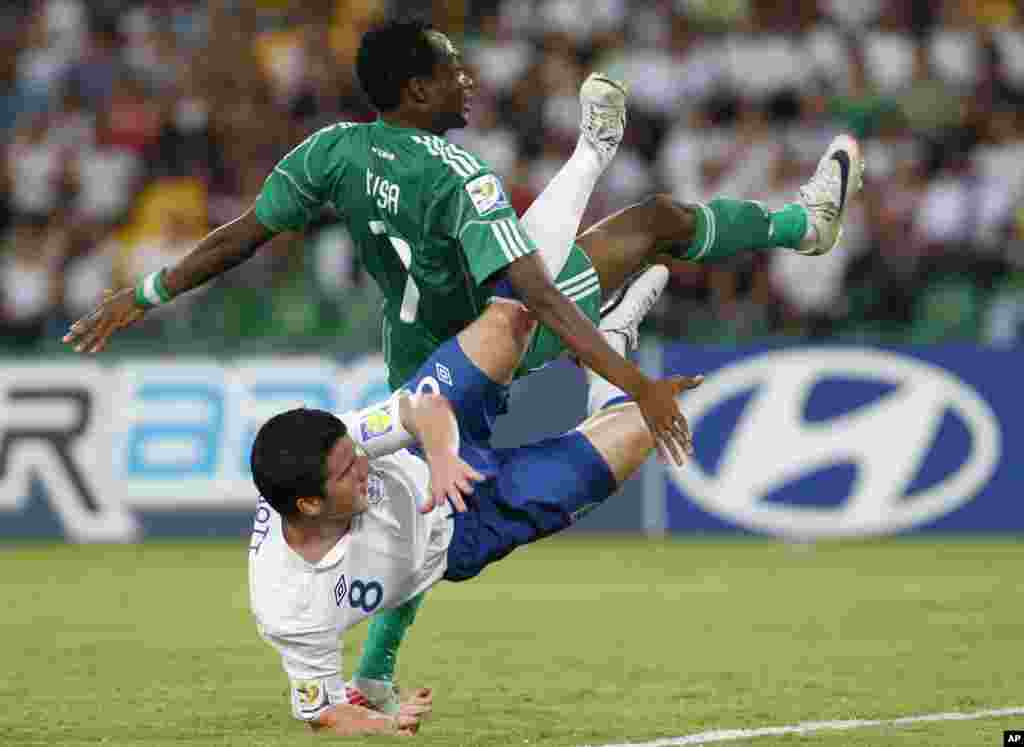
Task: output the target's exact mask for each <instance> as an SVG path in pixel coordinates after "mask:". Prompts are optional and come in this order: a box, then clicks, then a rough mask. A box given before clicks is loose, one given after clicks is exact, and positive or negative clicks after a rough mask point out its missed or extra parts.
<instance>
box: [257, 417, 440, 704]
mask: <svg viewBox="0 0 1024 747" xmlns="http://www.w3.org/2000/svg"><path fill="white" fill-rule="evenodd" d="M343 419H345V420H346V421H348V418H343ZM352 425H354V424H350V432H351V431H352V430H353V428H352ZM429 479H430V473H429V469H428V468H427V465H426V463H425V462H423V461H422V460H421V459H419V458H417V457H415V456H413V455H412V454H410V453H409V452H408V451H404V450H403V451H399V452H397V453H394V454H391V455H389V456H383V457H378V458H375V459H373V460H372V461H371V462H370V475H369V484H368V489H367V493H368V496H369V504H370V505H369V508H368V509H367V511H365V512H364V513H361V514H359V515H357V516H355V517H353V519H352V526H351V528H350V529H349V531H348V533H347V534H346V535H345V536H344V537H342V539H341V540H339V541H338V544H336V545H335V546H334V547H333V548H332V549H331V551H330V552H328V553H327V555H326V556H325V557H324V558H323V559H322V560H321V561H320V562H319V563H315V564H314V563H309V562H307V561H306V560H304V559H303V558H302V557H300V556H299V555H298V553H296V552H295V551H294V550H292V549H291V547H290V546H289V545H288V543H287V542H285V539H284V535H283V533H282V528H281V517H280V515H279V514H278V513H277V512H276V511H274V510H273V509H272V508H271V507H270V506H269V504H267V503H266V502H264V501H261V502H260V507H259V510H258V511H257V515H256V523H255V526H254V529H253V535H252V543H251V544H250V548H249V596H250V602H251V604H252V610H253V613H254V614H255V616H256V621H257V625H258V627H259V631H260V635H261V636H263V638H265V639H266V640H267V641H268V642H269V643H270V644H271V645H273V646H274V647H275V648H276V649H277V650H278V652H280V654H281V658H282V660H283V663H284V669H285V671H286V672H287V673H288V676H289V677H290V678H291V681H292V683H291V693H292V712H293V713H294V715H295V716H296V718H300V719H303V720H310V719H313V718H315V717H316V716H317V715H318V714H319V713H320V711H322V710H323V709H324V708H326V707H327V706H329V705H330V704H332V703H339V702H345V701H344V682H343V680H342V677H341V651H340V641H339V638H340V636H341V635H342V634H343V633H344V632H345V631H346V630H347V629H348V628H351V627H352V626H353V625H356V624H357V623H359V622H362V620H363V619H364V618H366V617H367V616H368V615H370V614H372V613H373V612H376V611H377V610H380V609H387V608H390V607H396V606H398V605H400V604H402V603H403V602H406V601H408V600H409V599H411V598H412V597H414V596H415V595H417V594H419V593H420V592H422V591H425V590H426V589H428V588H429V587H431V586H432V585H433V584H435V583H436V582H437V581H438V580H440V578H441V577H442V575H443V574H444V572H445V569H446V568H447V550H448V545H449V543H450V542H451V538H452V532H453V531H454V522H453V521H452V520H451V518H450V517H451V513H452V511H451V508H450V507H449V506H448V504H447V503H446V504H445V505H444V506H442V507H439V508H437V509H435V510H433V511H431V512H430V513H427V514H421V513H420V512H419V511H418V510H417V508H416V507H417V505H418V504H419V505H422V503H423V502H424V501H426V499H427V497H428V490H429V484H430V483H429Z"/></svg>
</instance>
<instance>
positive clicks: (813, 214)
mask: <svg viewBox="0 0 1024 747" xmlns="http://www.w3.org/2000/svg"><path fill="white" fill-rule="evenodd" d="M863 185H864V158H863V157H862V156H861V153H860V145H859V144H858V143H857V141H856V140H854V139H853V138H852V137H850V136H849V135H840V136H839V137H837V138H835V139H834V140H833V141H832V142H831V143H830V144H829V146H828V150H826V151H825V155H823V156H822V157H821V160H820V161H818V168H817V169H816V170H815V172H814V176H812V177H811V180H810V181H809V182H807V184H805V185H804V186H802V187H800V196H799V197H798V198H797V201H798V202H799V203H800V204H801V205H803V206H804V209H806V210H807V219H808V220H809V221H810V222H811V225H812V226H813V227H814V229H815V230H814V232H813V233H814V235H813V236H812V237H811V238H806V239H804V240H803V241H801V242H800V246H799V248H798V249H797V250H796V251H798V252H799V253H800V254H809V255H818V254H826V253H828V252H830V251H832V250H833V249H835V248H836V246H838V244H839V239H840V238H841V237H842V235H843V215H844V213H845V212H846V206H847V205H848V204H849V203H850V199H851V198H852V197H853V196H854V195H855V194H857V193H858V192H859V191H860V189H861V187H862V186H863Z"/></svg>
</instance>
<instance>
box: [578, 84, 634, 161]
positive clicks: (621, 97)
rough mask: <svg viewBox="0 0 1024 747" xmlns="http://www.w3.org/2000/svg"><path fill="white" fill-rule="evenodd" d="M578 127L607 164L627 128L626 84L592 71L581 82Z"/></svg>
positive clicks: (613, 155)
mask: <svg viewBox="0 0 1024 747" xmlns="http://www.w3.org/2000/svg"><path fill="white" fill-rule="evenodd" d="M580 108H581V109H582V119H581V121H580V131H581V132H582V133H583V137H584V138H586V140H587V142H588V143H590V144H591V145H593V146H594V148H595V149H596V150H597V152H598V155H599V156H600V157H601V161H602V162H603V163H604V165H605V166H607V165H608V164H609V163H610V162H611V160H612V158H614V157H615V151H617V150H618V149H619V143H621V142H622V136H623V134H624V133H625V131H626V84H625V83H621V82H619V81H617V80H612V79H611V78H609V77H608V76H607V75H603V74H602V73H591V74H590V75H589V76H588V77H587V79H586V80H585V81H583V85H582V86H580Z"/></svg>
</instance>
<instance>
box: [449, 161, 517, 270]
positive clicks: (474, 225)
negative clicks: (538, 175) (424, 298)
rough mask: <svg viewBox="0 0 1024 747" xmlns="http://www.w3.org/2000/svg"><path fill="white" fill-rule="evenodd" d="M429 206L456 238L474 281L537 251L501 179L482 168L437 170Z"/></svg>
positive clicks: (451, 235)
mask: <svg viewBox="0 0 1024 747" xmlns="http://www.w3.org/2000/svg"><path fill="white" fill-rule="evenodd" d="M435 194H436V195H437V197H436V198H435V202H434V204H433V206H432V209H433V211H434V212H435V215H436V216H437V219H438V220H439V221H440V223H441V224H442V225H443V226H444V230H445V232H446V233H447V234H448V235H449V236H450V237H452V238H454V239H456V240H457V241H458V242H459V245H460V246H461V247H462V252H463V254H464V255H465V257H466V262H467V264H468V266H469V271H470V273H472V275H473V279H474V280H475V281H476V282H477V284H481V283H483V282H484V281H485V280H487V278H489V277H490V276H491V275H493V274H494V273H496V272H498V271H499V270H501V269H503V268H505V267H507V266H508V265H510V264H512V263H513V262H515V261H516V260H517V259H519V258H520V257H525V256H526V255H527V254H532V253H533V252H535V251H537V246H536V245H535V244H534V243H533V239H531V238H530V236H529V234H527V233H526V231H524V230H523V228H522V226H521V225H520V223H519V218H518V217H517V216H516V213H515V210H513V209H512V205H511V203H510V202H509V199H508V195H507V193H506V192H505V187H504V185H503V184H502V183H501V179H499V178H498V176H497V175H496V174H493V173H491V172H490V171H489V170H488V169H486V168H482V169H481V170H480V171H478V172H476V173H474V174H472V175H470V176H468V177H467V176H462V175H460V174H459V173H458V172H456V171H455V170H454V169H452V170H449V171H446V172H444V173H443V174H442V176H441V178H440V179H439V180H438V184H437V185H436V190H435Z"/></svg>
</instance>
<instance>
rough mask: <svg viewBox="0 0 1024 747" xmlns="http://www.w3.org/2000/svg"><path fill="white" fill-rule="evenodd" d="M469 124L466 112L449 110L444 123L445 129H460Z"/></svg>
mask: <svg viewBox="0 0 1024 747" xmlns="http://www.w3.org/2000/svg"><path fill="white" fill-rule="evenodd" d="M468 124H469V118H468V117H467V116H466V112H465V111H462V112H451V113H450V114H449V115H448V116H447V117H446V118H445V123H444V129H445V130H460V129H462V128H463V127H466V126H467V125H468Z"/></svg>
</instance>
